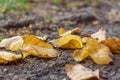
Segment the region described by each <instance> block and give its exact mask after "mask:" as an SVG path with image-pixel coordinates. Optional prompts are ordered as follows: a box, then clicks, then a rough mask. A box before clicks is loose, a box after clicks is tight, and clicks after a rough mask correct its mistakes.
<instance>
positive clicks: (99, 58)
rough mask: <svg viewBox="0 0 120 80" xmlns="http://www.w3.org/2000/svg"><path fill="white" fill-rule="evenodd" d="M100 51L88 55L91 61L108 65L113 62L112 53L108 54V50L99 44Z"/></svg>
mask: <svg viewBox="0 0 120 80" xmlns="http://www.w3.org/2000/svg"><path fill="white" fill-rule="evenodd" d="M99 46H100V49H99V50H98V51H96V52H95V53H92V54H90V57H91V58H92V59H93V61H94V62H95V63H97V64H100V65H102V64H109V63H110V62H111V61H113V59H112V57H113V55H112V53H111V52H110V49H109V48H108V47H107V46H106V45H103V44H100V45H99Z"/></svg>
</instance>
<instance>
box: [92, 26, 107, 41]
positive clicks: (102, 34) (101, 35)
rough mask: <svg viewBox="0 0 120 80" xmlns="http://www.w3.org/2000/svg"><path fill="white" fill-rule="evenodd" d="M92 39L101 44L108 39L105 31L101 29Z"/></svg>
mask: <svg viewBox="0 0 120 80" xmlns="http://www.w3.org/2000/svg"><path fill="white" fill-rule="evenodd" d="M91 37H92V38H94V39H97V40H98V42H101V41H103V40H105V39H106V35H105V31H104V30H103V29H102V28H101V29H100V30H99V31H98V32H96V33H94V34H92V35H91Z"/></svg>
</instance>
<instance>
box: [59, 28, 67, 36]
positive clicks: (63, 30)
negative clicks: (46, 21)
mask: <svg viewBox="0 0 120 80" xmlns="http://www.w3.org/2000/svg"><path fill="white" fill-rule="evenodd" d="M65 32H66V31H65V29H64V28H63V27H60V28H59V35H62V34H64V33H65Z"/></svg>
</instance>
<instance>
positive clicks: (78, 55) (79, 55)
mask: <svg viewBox="0 0 120 80" xmlns="http://www.w3.org/2000/svg"><path fill="white" fill-rule="evenodd" d="M88 56H89V52H88V51H87V50H85V48H83V49H77V50H75V51H74V53H73V58H74V59H75V60H76V61H82V60H84V59H85V58H87V57H88Z"/></svg>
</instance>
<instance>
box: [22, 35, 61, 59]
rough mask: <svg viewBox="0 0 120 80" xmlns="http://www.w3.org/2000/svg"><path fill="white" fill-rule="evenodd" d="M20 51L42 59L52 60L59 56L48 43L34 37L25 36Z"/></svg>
mask: <svg viewBox="0 0 120 80" xmlns="http://www.w3.org/2000/svg"><path fill="white" fill-rule="evenodd" d="M23 40H24V43H23V46H22V51H23V52H24V53H28V54H30V55H33V56H37V57H42V58H53V57H57V56H59V54H58V52H57V51H56V50H55V49H54V48H53V46H52V45H51V44H50V43H47V42H45V41H44V40H42V39H40V38H38V37H36V36H34V35H26V36H23Z"/></svg>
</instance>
